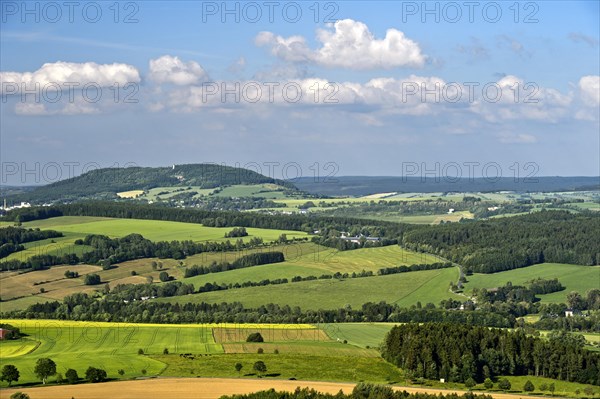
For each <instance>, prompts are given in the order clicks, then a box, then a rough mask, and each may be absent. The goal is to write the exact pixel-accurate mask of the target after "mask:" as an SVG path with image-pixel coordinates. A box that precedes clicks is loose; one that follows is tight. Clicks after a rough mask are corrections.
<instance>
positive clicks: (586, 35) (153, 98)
mask: <svg viewBox="0 0 600 399" xmlns="http://www.w3.org/2000/svg"><path fill="white" fill-rule="evenodd" d="M0 4H1V6H2V8H1V12H2V15H1V21H0V22H1V26H0V27H1V29H0V34H1V37H0V55H1V58H0V73H1V75H0V80H1V83H2V103H1V108H2V109H1V117H2V121H1V122H0V124H1V126H0V127H1V137H0V139H1V141H0V143H1V149H0V156H1V158H2V164H3V169H2V183H3V184H6V183H9V184H17V183H18V184H22V183H24V184H35V183H43V182H44V181H46V182H47V181H48V180H51V179H49V177H48V176H44V173H43V172H44V165H48V164H52V165H55V164H57V165H60V168H61V171H62V176H63V177H67V176H66V175H67V173H71V172H72V171H73V170H74V171H75V173H78V172H81V171H84V170H85V169H86V168H88V169H89V168H91V167H95V166H96V165H100V166H102V167H105V166H115V165H116V166H122V165H125V164H137V165H144V166H157V165H169V164H172V163H197V162H218V163H224V164H227V165H236V164H239V165H240V166H244V165H248V164H249V163H256V164H259V165H262V167H263V168H264V171H266V170H267V169H268V165H269V163H271V162H276V163H278V164H279V166H276V167H275V170H276V172H275V173H276V174H278V175H277V176H276V177H286V175H285V173H284V170H285V168H284V166H285V165H286V164H289V165H292V164H293V165H295V166H294V170H297V169H298V168H297V166H299V168H300V169H301V170H302V172H301V173H302V175H308V176H312V175H313V173H314V169H315V165H318V166H316V167H318V168H319V169H320V170H321V171H320V174H327V173H328V171H327V170H324V166H323V165H325V164H327V163H331V164H335V165H336V167H335V169H336V171H335V173H336V174H337V175H401V174H402V173H403V165H406V164H407V163H414V162H416V163H418V164H419V165H422V168H423V170H425V169H428V170H436V171H437V172H436V173H438V172H439V173H443V172H444V171H445V170H446V168H445V167H446V166H448V165H454V164H455V163H458V164H459V165H462V166H463V169H462V172H461V173H462V175H463V177H466V174H467V170H468V168H467V167H466V166H465V165H468V164H469V163H470V162H476V163H478V166H476V167H475V173H477V174H481V173H484V172H483V169H484V167H485V165H498V166H499V168H500V172H499V173H500V174H501V175H502V176H506V177H510V176H514V173H515V172H514V170H515V165H517V166H516V168H517V169H518V170H520V175H526V174H527V173H530V172H531V170H533V169H525V167H524V165H526V164H527V165H529V166H531V165H532V164H533V165H535V173H536V174H537V175H540V176H541V175H598V174H599V152H600V139H599V131H600V127H599V107H600V100H599V98H598V97H599V93H598V92H599V90H600V89H599V88H598V81H599V78H598V75H599V74H600V60H599V53H600V50H599V39H600V38H599V32H600V27H599V19H600V17H599V15H600V10H599V6H598V4H599V3H598V2H596V1H584V2H559V1H546V2H427V3H423V2H420V1H419V2H410V1H409V2H401V1H397V2H393V1H380V2H377V1H376V2H364V1H345V2H344V1H342V2H278V1H274V2H260V1H259V2H227V3H223V2H220V1H219V2H201V1H196V2H195V1H183V2H161V1H140V2H119V3H115V2H112V1H111V2H75V5H74V6H73V8H72V9H69V8H67V7H66V6H65V5H64V4H63V2H28V3H22V2H11V1H2V2H0ZM24 4H25V5H24ZM115 4H117V6H115ZM223 6H225V7H226V8H227V9H228V10H233V13H226V10H224V7H223ZM257 10H258V11H259V12H260V13H261V17H260V18H259V17H258V16H257V14H256V12H257ZM317 10H318V14H317V13H316V12H317ZM270 11H273V14H272V20H271V18H270V16H269V12H270ZM298 11H300V13H301V15H299V14H298ZM236 18H237V19H238V21H236ZM315 20H317V21H316V22H315ZM69 84H70V85H71V86H69ZM268 84H270V85H271V86H269V85H268ZM85 85H87V86H86V87H88V90H92V91H91V94H90V92H89V91H88V92H86V93H87V94H86V93H82V92H81V90H80V89H81V87H83V86H85ZM236 85H237V86H236ZM90 87H91V89H89V88H90ZM270 87H271V89H270ZM283 87H286V88H287V90H291V91H287V92H284V90H283ZM484 87H485V88H486V89H485V90H484ZM224 88H229V89H230V90H233V92H232V93H230V94H228V95H225V96H224V97H223V96H222V91H223V89H224ZM24 90H29V94H27V95H25V94H24V93H23V91H24ZM257 90H258V91H257ZM269 90H272V95H273V98H272V99H270V98H269V95H268V94H269ZM234 92H235V93H237V94H238V96H239V100H238V101H236V96H235V94H233V93H234ZM290 93H291V94H290ZM36 94H37V95H38V96H37V97H38V98H36ZM97 94H101V98H99V99H94V98H93V97H94V96H95V95H97ZM297 94H301V95H302V97H301V98H300V99H298V101H295V100H296V99H297V97H295V95H297ZM316 94H318V97H316ZM498 94H501V97H500V98H498ZM459 95H460V98H459ZM57 98H58V100H57ZM325 99H328V100H329V102H327V103H326V101H325ZM331 101H333V102H331ZM71 164H77V166H75V167H73V168H71V169H69V167H67V166H65V165H71ZM529 166H528V167H529ZM15 167H16V168H17V169H18V171H16V172H15ZM7 170H8V171H10V172H7ZM27 170H34V171H35V172H31V173H29V174H28V173H26V171H27ZM22 172H24V173H22ZM294 174H297V172H294ZM288 175H289V173H288ZM287 177H294V176H287ZM35 180H39V181H35Z"/></svg>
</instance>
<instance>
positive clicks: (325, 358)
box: [153, 344, 402, 383]
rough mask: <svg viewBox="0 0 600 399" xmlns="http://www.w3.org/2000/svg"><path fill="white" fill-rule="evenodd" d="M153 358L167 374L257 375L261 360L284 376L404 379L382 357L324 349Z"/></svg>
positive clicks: (272, 371) (274, 373)
mask: <svg viewBox="0 0 600 399" xmlns="http://www.w3.org/2000/svg"><path fill="white" fill-rule="evenodd" d="M337 345H343V344H337ZM357 353H360V352H357ZM153 358H154V359H156V360H159V361H161V362H164V363H166V364H168V367H167V368H166V370H165V371H164V372H163V373H162V374H161V375H162V376H165V377H177V376H202V377H231V378H236V377H256V372H255V371H253V370H252V365H253V364H254V362H256V361H258V360H262V361H263V362H264V363H265V364H266V366H267V372H266V376H268V377H276V378H281V379H290V378H295V379H297V380H312V381H352V382H359V381H369V382H380V383H385V382H397V381H400V380H401V379H402V375H401V373H400V370H398V369H397V368H396V367H394V366H393V365H391V364H390V363H387V362H386V361H385V360H383V359H382V358H378V357H362V356H351V355H350V357H348V356H329V355H327V354H326V352H325V351H323V352H322V355H320V356H319V355H308V354H292V355H290V354H284V353H280V354H273V353H263V354H224V355H208V356H202V357H197V358H196V359H194V360H188V359H184V358H181V357H179V356H172V355H166V356H163V355H160V356H153ZM238 362H239V363H241V364H242V366H243V368H242V370H241V372H240V373H238V372H237V371H236V370H235V367H234V366H235V364H236V363H238Z"/></svg>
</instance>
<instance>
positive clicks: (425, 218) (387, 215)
mask: <svg viewBox="0 0 600 399" xmlns="http://www.w3.org/2000/svg"><path fill="white" fill-rule="evenodd" d="M357 217H361V218H365V219H374V220H383V221H387V222H397V223H410V224H440V223H441V222H442V221H443V222H458V221H460V220H461V219H473V217H474V215H473V214H472V213H471V212H469V211H460V212H454V213H451V214H448V213H438V214H432V215H405V214H401V213H398V212H381V213H362V214H359V215H357Z"/></svg>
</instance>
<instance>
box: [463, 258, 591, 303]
mask: <svg viewBox="0 0 600 399" xmlns="http://www.w3.org/2000/svg"><path fill="white" fill-rule="evenodd" d="M599 276H600V266H580V265H569V264H560V263H542V264H539V265H533V266H528V267H522V268H520V269H513V270H507V271H503V272H498V273H493V274H474V275H472V276H468V277H467V280H468V283H466V284H465V289H466V290H467V291H472V290H473V289H474V288H494V287H499V286H502V285H504V284H506V283H507V282H509V281H510V282H512V283H513V284H514V285H521V284H524V283H525V282H526V281H529V280H532V279H535V278H538V277H541V278H546V279H552V278H558V281H560V283H561V284H562V285H563V286H565V287H566V288H565V290H563V291H559V292H554V293H551V294H546V295H539V297H540V299H541V300H542V302H551V303H559V302H562V303H566V299H567V294H568V293H569V292H571V291H577V292H579V293H581V294H582V295H585V293H586V291H588V290H590V289H593V288H596V289H598V288H600V280H599Z"/></svg>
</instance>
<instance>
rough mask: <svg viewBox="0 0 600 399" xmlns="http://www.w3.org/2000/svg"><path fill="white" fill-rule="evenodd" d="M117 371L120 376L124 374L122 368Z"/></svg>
mask: <svg viewBox="0 0 600 399" xmlns="http://www.w3.org/2000/svg"><path fill="white" fill-rule="evenodd" d="M117 373H119V375H120V376H121V377H123V376H124V375H125V370H123V369H119V371H117Z"/></svg>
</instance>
